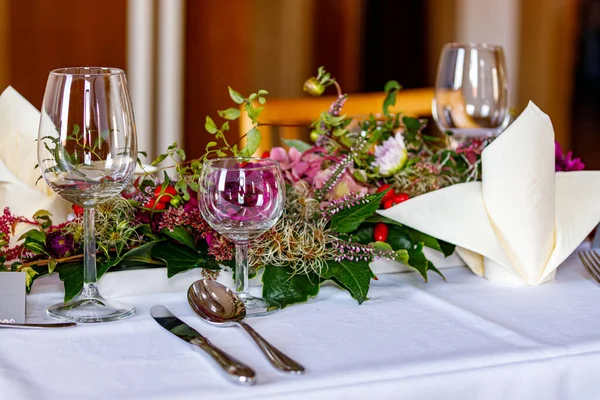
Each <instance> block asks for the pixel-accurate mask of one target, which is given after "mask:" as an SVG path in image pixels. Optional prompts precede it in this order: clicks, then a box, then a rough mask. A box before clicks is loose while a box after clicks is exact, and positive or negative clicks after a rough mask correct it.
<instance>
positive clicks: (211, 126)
mask: <svg viewBox="0 0 600 400" xmlns="http://www.w3.org/2000/svg"><path fill="white" fill-rule="evenodd" d="M204 128H205V129H206V131H207V132H208V133H213V134H214V133H217V125H215V121H213V120H212V118H211V117H209V116H208V115H207V116H206V122H205V123H204Z"/></svg>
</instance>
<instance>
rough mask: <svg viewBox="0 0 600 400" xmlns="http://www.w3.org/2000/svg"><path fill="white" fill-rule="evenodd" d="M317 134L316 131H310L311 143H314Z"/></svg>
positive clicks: (317, 137)
mask: <svg viewBox="0 0 600 400" xmlns="http://www.w3.org/2000/svg"><path fill="white" fill-rule="evenodd" d="M319 136H321V135H320V134H319V132H317V131H311V132H310V140H312V142H313V143H316V141H317V139H319Z"/></svg>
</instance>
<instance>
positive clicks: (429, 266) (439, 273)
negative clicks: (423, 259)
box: [427, 260, 448, 282]
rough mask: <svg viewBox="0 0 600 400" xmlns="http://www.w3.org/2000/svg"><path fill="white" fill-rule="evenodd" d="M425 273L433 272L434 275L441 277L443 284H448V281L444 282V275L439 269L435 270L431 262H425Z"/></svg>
mask: <svg viewBox="0 0 600 400" xmlns="http://www.w3.org/2000/svg"><path fill="white" fill-rule="evenodd" d="M427 271H433V272H435V273H436V274H438V275H439V276H441V277H442V279H443V280H444V281H445V282H448V281H447V280H446V277H445V276H444V274H442V272H441V271H440V270H439V269H437V268H436V267H435V265H433V263H432V262H431V261H429V260H427Z"/></svg>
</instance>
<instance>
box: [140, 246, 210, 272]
mask: <svg viewBox="0 0 600 400" xmlns="http://www.w3.org/2000/svg"><path fill="white" fill-rule="evenodd" d="M151 254H152V258H158V259H159V260H162V261H164V263H165V264H167V277H169V278H171V277H173V276H175V275H177V274H178V273H180V272H184V271H188V270H190V269H193V268H207V269H213V270H218V269H219V265H218V263H217V262H216V261H215V260H214V259H209V258H208V257H207V255H206V251H202V252H199V251H194V250H192V249H190V248H189V247H188V246H185V245H181V244H177V243H175V242H171V241H166V242H161V243H158V244H157V245H156V246H154V247H153V248H152V252H151Z"/></svg>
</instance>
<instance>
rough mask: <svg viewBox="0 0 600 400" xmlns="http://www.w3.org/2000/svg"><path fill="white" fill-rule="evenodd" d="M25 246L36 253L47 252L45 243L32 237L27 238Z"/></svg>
mask: <svg viewBox="0 0 600 400" xmlns="http://www.w3.org/2000/svg"><path fill="white" fill-rule="evenodd" d="M23 247H25V248H26V249H27V250H29V251H31V252H33V253H35V254H46V246H45V244H44V243H41V242H38V241H37V240H34V239H31V238H27V239H25V242H24V243H23Z"/></svg>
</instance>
